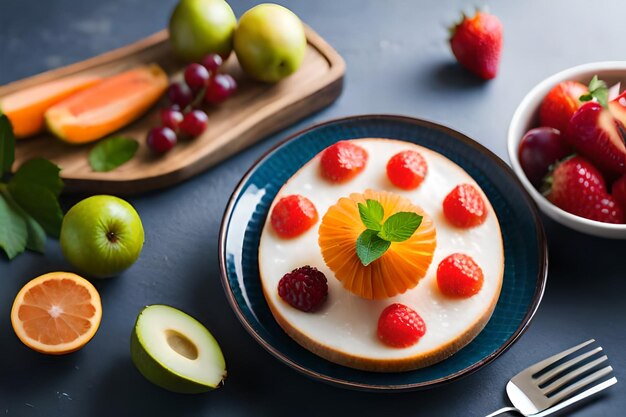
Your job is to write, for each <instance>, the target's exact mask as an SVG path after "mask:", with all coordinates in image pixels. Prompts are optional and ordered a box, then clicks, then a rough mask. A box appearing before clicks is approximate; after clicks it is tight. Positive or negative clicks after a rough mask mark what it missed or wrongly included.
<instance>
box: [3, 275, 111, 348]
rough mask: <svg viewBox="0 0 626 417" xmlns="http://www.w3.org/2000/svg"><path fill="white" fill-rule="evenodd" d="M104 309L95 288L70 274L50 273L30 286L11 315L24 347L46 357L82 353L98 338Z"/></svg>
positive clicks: (23, 292) (30, 283)
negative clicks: (83, 349)
mask: <svg viewBox="0 0 626 417" xmlns="http://www.w3.org/2000/svg"><path fill="white" fill-rule="evenodd" d="M101 315H102V307H101V304H100V297H99V295H98V293H97V292H96V290H95V288H93V286H92V285H91V284H90V283H89V282H88V281H86V280H85V279H83V278H81V277H79V276H77V275H75V274H70V273H63V272H57V273H50V274H46V275H43V276H41V277H38V278H35V279H34V280H33V281H31V282H29V283H28V284H26V286H25V287H24V288H23V289H22V290H21V291H20V293H19V294H18V296H17V297H16V299H15V303H14V306H13V310H12V312H11V322H12V324H13V328H14V330H15V332H16V334H17V335H18V337H19V338H20V340H22V342H23V343H24V344H26V345H27V346H29V347H31V348H32V349H35V350H37V351H40V352H43V353H55V354H60V353H68V352H71V351H74V350H77V349H79V348H80V347H82V346H83V345H84V344H85V343H87V342H88V341H89V340H90V339H91V337H93V335H94V334H95V331H96V329H97V327H98V326H99V324H100V318H101Z"/></svg>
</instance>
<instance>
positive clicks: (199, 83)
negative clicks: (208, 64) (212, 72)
mask: <svg viewBox="0 0 626 417" xmlns="http://www.w3.org/2000/svg"><path fill="white" fill-rule="evenodd" d="M185 82H186V83H187V85H188V86H189V87H190V88H191V89H192V90H193V91H198V90H200V89H201V88H203V87H205V86H206V85H207V83H208V82H209V71H208V70H207V69H206V68H205V67H203V66H202V65H200V64H189V65H188V66H187V68H186V69H185Z"/></svg>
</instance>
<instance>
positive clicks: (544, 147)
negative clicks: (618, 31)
mask: <svg viewBox="0 0 626 417" xmlns="http://www.w3.org/2000/svg"><path fill="white" fill-rule="evenodd" d="M620 82H624V85H625V86H626V61H609V62H597V63H590V64H585V65H580V66H577V67H573V68H569V69H566V70H564V71H561V72H559V73H557V74H554V75H552V76H551V77H548V78H546V79H545V80H543V81H542V82H540V83H539V84H537V85H536V86H535V87H534V88H533V89H532V90H531V91H530V92H529V93H528V94H527V95H526V97H524V99H523V100H522V102H521V103H520V105H519V106H518V107H517V110H516V111H515V113H514V115H513V118H512V120H511V124H510V125H509V131H508V152H509V158H510V160H511V166H512V168H513V170H514V171H515V173H516V174H517V176H518V177H519V179H520V181H521V182H522V184H523V185H524V187H525V188H526V190H527V191H528V192H529V193H530V195H531V196H532V197H533V199H534V200H535V201H536V202H537V205H538V206H539V208H540V209H541V210H542V211H543V212H544V213H545V214H546V215H548V216H549V217H551V218H552V219H554V220H556V221H557V222H559V223H561V224H563V225H565V226H567V227H570V228H572V229H575V230H578V231H580V232H583V233H588V234H591V235H595V236H600V237H607V238H615V239H626V144H625V141H626V91H623V92H622V91H621V89H620V85H621V84H620Z"/></svg>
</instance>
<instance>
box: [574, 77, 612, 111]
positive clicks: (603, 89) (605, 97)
mask: <svg viewBox="0 0 626 417" xmlns="http://www.w3.org/2000/svg"><path fill="white" fill-rule="evenodd" d="M593 99H596V101H597V102H598V103H599V104H600V105H601V106H602V107H604V108H606V107H608V105H609V88H608V87H607V85H606V83H605V82H604V81H602V80H600V79H598V76H597V75H594V76H593V78H592V79H591V82H589V92H588V93H587V94H583V95H582V96H580V97H579V100H580V101H582V102H585V101H591V100H593Z"/></svg>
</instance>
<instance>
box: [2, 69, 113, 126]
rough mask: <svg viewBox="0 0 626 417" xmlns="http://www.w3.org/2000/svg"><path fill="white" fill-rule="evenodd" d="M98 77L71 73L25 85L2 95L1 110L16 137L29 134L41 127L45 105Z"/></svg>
mask: <svg viewBox="0 0 626 417" xmlns="http://www.w3.org/2000/svg"><path fill="white" fill-rule="evenodd" d="M101 80H102V79H101V78H100V77H96V76H91V75H74V76H70V77H65V78H61V79H59V80H54V81H49V82H47V83H45V84H40V85H35V86H33V87H30V88H25V89H23V90H19V91H16V92H15V93H13V94H9V95H8V96H5V97H3V98H2V100H1V101H0V111H1V112H2V113H4V114H6V115H7V117H8V118H9V120H10V121H11V124H12V125H13V133H14V134H15V136H16V137H17V138H25V137H28V136H32V135H34V134H36V133H39V132H41V131H42V130H43V128H44V114H45V112H46V110H48V108H50V107H51V106H53V105H55V104H57V103H58V102H60V101H62V100H64V99H65V98H67V97H69V96H71V95H72V94H74V93H76V92H78V91H81V90H84V89H86V88H89V87H92V86H93V85H95V84H97V83H99V82H100V81H101Z"/></svg>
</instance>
